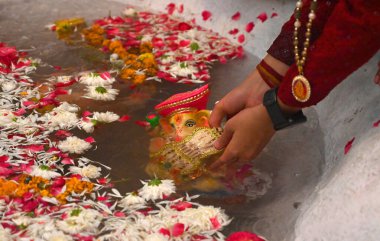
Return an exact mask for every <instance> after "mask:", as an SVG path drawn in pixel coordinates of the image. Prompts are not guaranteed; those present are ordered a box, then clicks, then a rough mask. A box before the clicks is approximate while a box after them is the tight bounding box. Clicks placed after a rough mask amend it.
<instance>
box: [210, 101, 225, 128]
mask: <svg viewBox="0 0 380 241" xmlns="http://www.w3.org/2000/svg"><path fill="white" fill-rule="evenodd" d="M226 114H227V113H226V110H225V108H224V106H223V101H219V102H217V103H215V107H214V109H213V110H212V112H211V115H210V125H211V126H212V127H220V125H221V123H222V120H223V118H224V116H226Z"/></svg>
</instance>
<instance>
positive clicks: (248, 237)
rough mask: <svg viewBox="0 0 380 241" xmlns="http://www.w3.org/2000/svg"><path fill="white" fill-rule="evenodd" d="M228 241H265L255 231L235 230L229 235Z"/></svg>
mask: <svg viewBox="0 0 380 241" xmlns="http://www.w3.org/2000/svg"><path fill="white" fill-rule="evenodd" d="M226 241H265V240H264V239H262V238H260V237H259V236H257V235H256V234H254V233H249V232H235V233H232V234H231V235H230V236H228V237H227V239H226Z"/></svg>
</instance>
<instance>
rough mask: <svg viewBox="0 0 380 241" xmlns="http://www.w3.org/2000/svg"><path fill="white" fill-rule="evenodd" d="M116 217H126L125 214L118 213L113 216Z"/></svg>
mask: <svg viewBox="0 0 380 241" xmlns="http://www.w3.org/2000/svg"><path fill="white" fill-rule="evenodd" d="M113 215H114V216H115V217H125V213H123V212H120V211H117V212H115V213H114V214H113Z"/></svg>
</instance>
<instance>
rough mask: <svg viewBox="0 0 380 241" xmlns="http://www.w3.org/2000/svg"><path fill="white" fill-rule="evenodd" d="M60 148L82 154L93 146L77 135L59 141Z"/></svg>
mask: <svg viewBox="0 0 380 241" xmlns="http://www.w3.org/2000/svg"><path fill="white" fill-rule="evenodd" d="M58 148H59V149H60V150H61V151H63V152H69V153H75V154H82V153H84V152H85V151H87V150H88V149H90V148H91V144H90V143H88V142H86V141H85V140H82V139H80V138H78V137H76V136H69V137H67V138H66V140H64V141H61V142H59V144H58Z"/></svg>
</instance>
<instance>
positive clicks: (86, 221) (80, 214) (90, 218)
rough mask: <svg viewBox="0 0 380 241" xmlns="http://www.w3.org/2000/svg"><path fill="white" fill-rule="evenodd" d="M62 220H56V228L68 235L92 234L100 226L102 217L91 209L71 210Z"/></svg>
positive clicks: (77, 208)
mask: <svg viewBox="0 0 380 241" xmlns="http://www.w3.org/2000/svg"><path fill="white" fill-rule="evenodd" d="M66 214H67V217H66V218H65V219H64V220H57V227H58V228H59V229H61V230H62V231H64V232H67V233H69V234H78V233H85V232H94V231H95V230H96V229H97V228H98V227H99V225H100V221H101V220H102V215H101V214H100V213H99V212H98V211H96V210H93V209H84V208H82V207H76V208H72V209H70V210H69V211H67V212H66Z"/></svg>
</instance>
